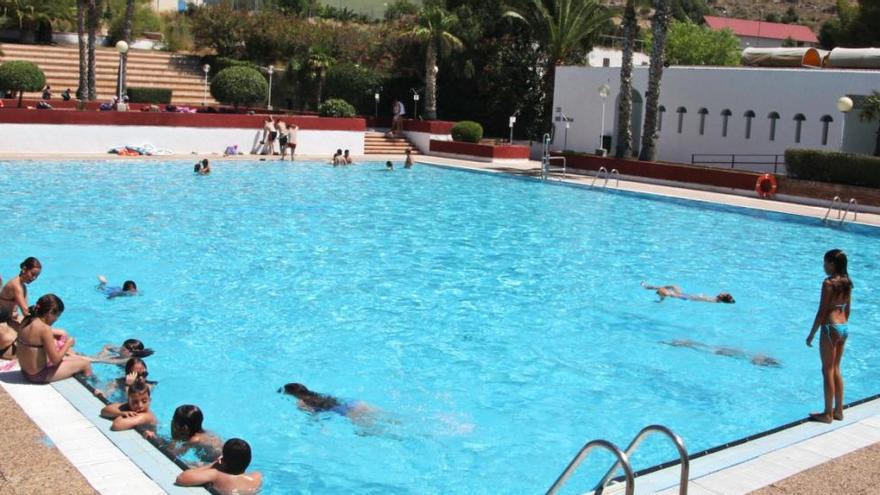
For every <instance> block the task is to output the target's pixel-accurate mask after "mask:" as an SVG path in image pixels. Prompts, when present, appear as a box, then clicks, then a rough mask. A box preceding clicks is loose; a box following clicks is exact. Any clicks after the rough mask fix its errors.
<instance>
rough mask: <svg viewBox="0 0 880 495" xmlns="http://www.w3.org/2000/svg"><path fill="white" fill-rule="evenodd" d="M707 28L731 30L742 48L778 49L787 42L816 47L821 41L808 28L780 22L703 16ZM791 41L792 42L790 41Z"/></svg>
mask: <svg viewBox="0 0 880 495" xmlns="http://www.w3.org/2000/svg"><path fill="white" fill-rule="evenodd" d="M703 19H704V20H705V21H706V26H708V27H709V28H710V29H713V30H721V29H730V30H731V31H733V34H734V35H736V37H737V38H739V44H740V48H747V47H750V46H751V47H755V48H776V47H781V46H783V45H784V44H785V43H786V41H788V42H794V44H795V46H810V47H815V46H816V45H818V44H819V39H818V38H816V33H814V32H813V31H812V30H811V29H810V28H808V27H807V26H801V25H800V24H782V23H779V22H766V21H752V20H748V19H733V18H730V17H715V16H711V15H707V16H703ZM789 40H790V41H789Z"/></svg>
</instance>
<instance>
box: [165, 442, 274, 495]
mask: <svg viewBox="0 0 880 495" xmlns="http://www.w3.org/2000/svg"><path fill="white" fill-rule="evenodd" d="M250 463H251V446H250V445H248V443H247V442H245V441H244V440H242V439H240V438H230V439H229V440H227V441H226V443H224V444H223V455H221V456H220V457H218V458H217V460H216V461H214V462H213V463H211V464H210V465H207V466H202V467H197V468H192V469H187V470H186V471H184V472H182V473H180V474H179V475H178V476H177V479H176V480H175V483H176V484H178V485H180V486H202V485H208V484H210V485H211V487H212V488H213V489H214V490H216V491H217V492H218V493H221V494H223V495H231V494H233V493H235V494H252V493H256V492H257V491H259V489H260V486H261V485H262V484H263V474H262V473H260V472H259V471H252V472H250V473H245V470H246V469H247V467H248V466H249V465H250Z"/></svg>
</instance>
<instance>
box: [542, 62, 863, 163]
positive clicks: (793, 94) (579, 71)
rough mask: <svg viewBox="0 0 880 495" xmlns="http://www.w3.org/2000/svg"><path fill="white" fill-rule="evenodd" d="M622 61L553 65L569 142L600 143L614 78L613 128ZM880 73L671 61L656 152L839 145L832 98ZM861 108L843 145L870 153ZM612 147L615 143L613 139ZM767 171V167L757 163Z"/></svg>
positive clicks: (779, 150) (643, 80) (675, 156)
mask: <svg viewBox="0 0 880 495" xmlns="http://www.w3.org/2000/svg"><path fill="white" fill-rule="evenodd" d="M619 77H620V75H619V69H614V68H589V67H559V68H558V69H557V71H556V85H555V88H556V91H555V95H554V102H553V106H554V108H557V107H561V108H562V111H563V112H564V113H565V114H566V115H567V116H568V117H570V118H573V119H574V122H572V123H571V128H570V129H569V131H568V148H569V149H572V150H576V151H584V152H593V151H594V150H595V149H596V148H597V147H598V146H599V134H600V125H601V119H600V115H601V111H602V98H600V97H599V95H598V91H597V90H598V88H599V86H601V85H602V84H608V85H609V86H611V94H610V95H609V97H608V98H607V101H606V115H605V132H606V134H612V135H615V137H616V133H615V132H614V129H613V125H614V122H615V120H616V119H615V115H616V112H617V108H616V100H617V97H618V94H619V89H618V88H619V83H620V79H619ZM647 82H648V70H647V69H646V68H640V67H637V68H635V70H634V72H633V87H634V88H635V90H636V91H638V92H639V93H640V94H642V95H644V93H645V90H646V89H647ZM878 84H880V80H878V75H877V73H876V72H872V71H847V70H808V69H773V68H740V67H737V68H721V67H671V68H668V69H666V70H665V71H664V73H663V81H662V84H661V95H660V104H661V105H663V106H665V107H666V112H664V114H663V122H662V129H661V131H660V133H659V138H658V159H659V160H664V161H672V162H680V163H690V162H691V155H692V154H695V153H698V154H730V153H736V154H774V155H782V154H784V153H785V150H786V149H788V148H815V149H826V150H839V149H841V123H842V121H843V118H842V117H843V114H841V112H839V111H838V110H837V107H836V104H837V99H838V98H839V97H840V96H843V95H851V96H852V95H868V94H870V93H871V90H873V89H876V88H877V86H878ZM679 107H684V108H686V109H687V113H685V114H684V121H683V127H682V132H681V133H680V134H679V133H678V132H677V117H678V115H677V113H676V110H677V109H678V108H679ZM701 108H706V109H707V110H708V114H707V115H706V123H705V129H704V134H703V135H700V134H699V114H698V111H699V110H700V109H701ZM724 109H730V111H731V113H732V116H731V117H730V119H729V121H728V134H727V137H722V135H721V134H722V132H721V129H722V117H721V111H722V110H724ZM748 110H751V111H753V112H755V114H756V117H755V118H754V119H753V120H752V132H751V138H750V139H746V138H745V126H746V119H745V118H744V114H745V112H746V111H748ZM770 112H777V113H778V114H779V115H780V119H778V120H777V123H776V139H775V140H774V141H770V138H769V137H770V120H769V119H768V115H769V114H770ZM798 113H800V114H803V115H804V116H805V117H806V121H805V122H804V123H803V127H802V131H801V142H800V143H799V144H798V143H795V121H794V120H793V119H794V116H795V114H798ZM857 113H858V109H855V110H853V111H852V112H851V113H850V114H849V115H848V117H847V122H848V123H849V124H850V125H849V126H848V127H847V140H846V147H845V148H844V150H845V151H852V152H859V153H871V152H873V146H872V145H871V146H868V143H869V142H870V143H872V141H870V138H867V137H865V133H866V132H868V131H869V130H870V129H869V127H866V126H865V125H858V124H857V121H858V115H857ZM824 115H829V116H831V118H832V119H834V120H833V122H831V123H830V125H829V130H828V143H827V144H826V145H823V144H822V141H821V137H822V133H821V130H822V122H821V121H820V118H821V117H822V116H824ZM557 125H558V129H557V130H556V138H555V142H554V146H553V147H554V149H560V148H561V147H562V135H563V132H564V129H563V128H562V125H561V124H557ZM611 150H612V153H613V150H614V143H612V148H611ZM757 168H759V169H761V170H762V171H772V166H771V167H769V168H768V167H766V166H762V167H757Z"/></svg>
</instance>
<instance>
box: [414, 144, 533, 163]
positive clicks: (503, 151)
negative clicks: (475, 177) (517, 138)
mask: <svg viewBox="0 0 880 495" xmlns="http://www.w3.org/2000/svg"><path fill="white" fill-rule="evenodd" d="M431 151H434V152H437V153H454V154H457V155H470V156H478V157H480V158H498V159H522V160H528V158H529V151H530V150H529V147H528V146H517V145H513V146H510V145H506V144H505V145H499V146H495V145H492V144H474V143H462V142H459V141H437V140H434V139H432V140H431Z"/></svg>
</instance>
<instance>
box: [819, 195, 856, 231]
mask: <svg viewBox="0 0 880 495" xmlns="http://www.w3.org/2000/svg"><path fill="white" fill-rule="evenodd" d="M835 205H836V206H837V208H836V211H837V218H836V219H835V220H836V221H837V224H838V225H843V223H844V222H846V217H847V216H849V212H852V214H853V219H852V221H853V222H857V221H858V219H859V202H858V201H856V198H849V202H848V203H847V205H846V208H844V207H843V200H841V199H840V196H834V198H832V199H831V202H830V203H829V204H828V209H827V210H825V216H824V217H822V222H823V223H828V217H830V216H831V212H832V211H835V208H834V206H835Z"/></svg>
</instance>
